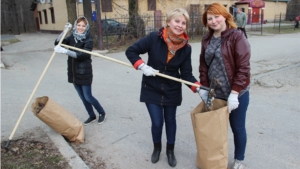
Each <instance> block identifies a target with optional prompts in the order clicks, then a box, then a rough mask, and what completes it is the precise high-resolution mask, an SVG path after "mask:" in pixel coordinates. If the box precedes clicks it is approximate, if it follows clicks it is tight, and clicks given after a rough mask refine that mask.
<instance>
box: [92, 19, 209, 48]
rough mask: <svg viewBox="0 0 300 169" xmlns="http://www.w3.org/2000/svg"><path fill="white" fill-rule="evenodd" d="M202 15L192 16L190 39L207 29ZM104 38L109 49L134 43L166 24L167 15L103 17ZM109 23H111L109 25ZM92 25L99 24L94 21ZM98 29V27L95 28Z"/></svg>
mask: <svg viewBox="0 0 300 169" xmlns="http://www.w3.org/2000/svg"><path fill="white" fill-rule="evenodd" d="M201 19H202V15H196V14H193V15H191V16H190V22H189V25H188V30H187V33H188V35H189V38H190V39H194V38H198V39H199V38H201V37H202V36H203V35H204V34H205V33H206V32H207V29H205V28H204V26H203V24H202V20H201ZM101 23H102V35H103V36H102V38H103V43H104V45H105V48H107V49H109V48H111V47H115V46H118V45H124V44H132V43H133V42H135V41H136V40H138V39H140V38H142V37H145V36H147V35H148V34H149V33H151V32H153V31H158V30H159V29H160V28H162V27H163V26H165V25H166V16H159V17H154V15H142V16H139V17H138V18H130V17H128V16H123V17H120V18H106V17H105V18H104V19H102V22H101ZM108 23H111V25H109V24H108ZM92 26H95V27H96V26H97V24H96V23H93V25H92ZM95 30H96V31H97V30H98V29H97V28H96V29H95ZM96 33H97V32H96Z"/></svg>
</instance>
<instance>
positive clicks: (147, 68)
mask: <svg viewBox="0 0 300 169" xmlns="http://www.w3.org/2000/svg"><path fill="white" fill-rule="evenodd" d="M140 69H141V70H142V71H143V73H144V75H145V76H155V72H158V71H157V70H155V69H153V68H152V67H151V66H148V65H146V64H145V63H143V65H141V68H140Z"/></svg>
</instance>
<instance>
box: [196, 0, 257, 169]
mask: <svg viewBox="0 0 300 169" xmlns="http://www.w3.org/2000/svg"><path fill="white" fill-rule="evenodd" d="M202 17H203V18H202V21H203V24H204V26H207V27H208V29H209V33H208V34H207V35H206V36H204V37H203V39H202V43H201V45H202V48H201V54H200V66H199V71H200V82H201V84H202V85H203V86H207V87H208V86H210V84H211V83H213V84H214V83H215V84H216V85H215V87H214V90H215V94H216V98H218V99H223V100H227V105H228V112H229V113H230V115H229V122H230V126H231V129H232V132H233V137H234V145H235V151H234V159H235V161H234V164H233V166H232V169H244V168H245V165H244V163H243V161H244V158H245V150H246V143H247V134H246V127H245V125H246V112H247V108H248V105H249V87H250V85H249V84H250V56H251V52H250V45H249V43H248V41H247V39H246V37H245V36H244V34H243V32H241V31H239V30H237V29H236V28H237V25H236V24H235V23H234V21H233V17H232V15H231V14H230V13H229V12H228V11H227V9H226V8H225V7H224V5H222V4H220V3H213V4H211V5H210V6H209V7H208V8H207V9H206V10H205V12H204V14H203V15H202ZM215 79H217V80H218V83H216V80H215ZM213 86H214V85H213ZM200 94H201V96H202V98H204V100H206V98H207V96H208V91H205V90H202V89H200Z"/></svg>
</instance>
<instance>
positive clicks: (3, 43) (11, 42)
mask: <svg viewBox="0 0 300 169" xmlns="http://www.w3.org/2000/svg"><path fill="white" fill-rule="evenodd" d="M17 42H20V40H19V39H9V40H1V46H5V45H6V44H7V43H9V44H13V43H17Z"/></svg>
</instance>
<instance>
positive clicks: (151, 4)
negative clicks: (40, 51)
mask: <svg viewBox="0 0 300 169" xmlns="http://www.w3.org/2000/svg"><path fill="white" fill-rule="evenodd" d="M40 1H41V2H40V3H39V4H38V6H37V12H38V19H39V22H40V23H39V24H40V30H41V31H55V32H56V31H61V30H63V28H64V25H65V24H66V23H67V22H68V17H67V5H66V1H65V0H40ZM103 1H105V2H109V3H108V4H106V5H108V6H103V4H100V7H101V11H102V12H101V18H102V19H104V18H105V17H106V18H121V17H128V9H129V3H128V0H110V1H109V0H103ZM274 1H275V2H273V1H263V0H239V1H236V0H137V5H138V12H139V14H140V15H142V16H145V15H149V16H153V15H154V11H158V12H159V13H160V15H162V16H165V15H166V14H167V12H168V11H170V10H172V9H174V8H177V7H181V8H185V9H187V10H188V11H189V12H190V13H191V12H192V11H194V12H197V13H199V14H201V13H203V11H204V9H205V7H206V6H208V5H209V4H212V3H214V2H219V3H221V4H223V5H224V6H226V8H227V9H228V10H229V11H230V12H231V13H232V6H233V5H236V6H237V7H240V8H243V9H244V11H245V13H248V12H249V13H251V14H252V12H253V8H252V6H253V4H258V3H263V6H260V7H259V9H258V10H259V13H260V14H262V13H263V14H264V17H263V19H264V20H268V21H272V20H273V19H274V16H275V15H278V14H280V13H282V14H285V12H286V7H287V3H286V2H277V1H276V0H274ZM283 1H284V0H283ZM286 1H287V0H286ZM81 2H82V1H80V0H77V3H76V12H77V16H83V14H84V13H83V6H82V3H81ZM94 2H95V3H97V2H100V1H98V0H95V1H94ZM95 3H92V11H96V9H97V8H96V4H95ZM101 5H102V6H101ZM104 5H105V4H104ZM107 9H111V10H110V11H107ZM103 11H104V12H103ZM105 11H106V12H105ZM248 24H249V23H248ZM162 25H164V23H162Z"/></svg>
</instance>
